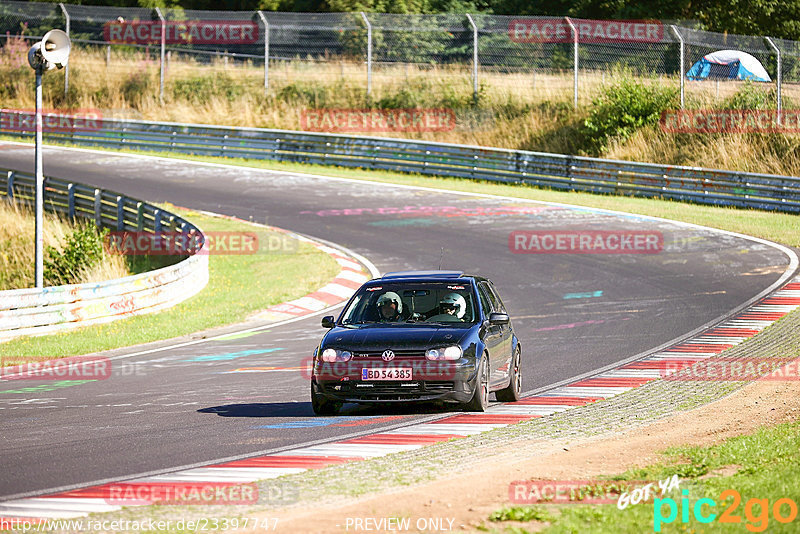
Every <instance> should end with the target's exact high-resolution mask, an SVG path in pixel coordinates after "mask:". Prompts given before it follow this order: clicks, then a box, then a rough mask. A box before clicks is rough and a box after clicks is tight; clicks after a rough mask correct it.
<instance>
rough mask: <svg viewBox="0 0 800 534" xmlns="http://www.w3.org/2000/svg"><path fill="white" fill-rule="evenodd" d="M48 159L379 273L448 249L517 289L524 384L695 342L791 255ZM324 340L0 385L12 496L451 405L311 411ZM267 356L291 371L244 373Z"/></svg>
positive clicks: (150, 166) (451, 263)
mask: <svg viewBox="0 0 800 534" xmlns="http://www.w3.org/2000/svg"><path fill="white" fill-rule="evenodd" d="M44 162H45V167H44V170H45V174H46V175H52V176H57V177H60V178H63V179H71V180H75V181H79V182H82V183H87V184H92V185H97V186H102V187H105V188H109V189H112V190H116V191H120V192H124V193H126V194H129V195H131V196H134V197H138V198H142V199H146V200H149V201H155V202H163V201H169V202H172V203H174V204H176V205H179V206H186V207H192V208H197V209H205V210H210V211H215V212H218V213H223V214H227V215H235V216H238V217H241V218H244V219H248V218H250V217H253V219H254V220H256V221H259V222H264V221H265V220H266V221H267V222H268V223H269V224H270V225H274V226H278V227H282V228H286V229H289V230H293V231H295V232H299V233H303V234H306V235H309V236H311V237H316V238H321V239H324V240H328V241H331V242H334V243H338V244H340V245H342V246H345V247H347V248H349V249H351V250H353V251H355V252H357V253H359V254H361V255H363V256H365V257H366V258H368V259H370V260H371V261H372V262H373V263H374V264H375V265H376V266H377V268H378V269H379V270H380V271H381V272H387V271H396V270H406V269H431V268H437V267H438V265H439V259H440V254H441V248H442V247H444V249H445V253H444V260H443V262H442V267H443V268H446V269H460V270H464V271H467V272H470V273H475V274H480V275H483V276H487V277H489V278H491V279H492V280H494V282H495V285H496V286H497V287H498V289H499V291H500V292H501V295H502V296H503V297H504V299H505V302H506V305H507V306H508V308H509V310H510V313H511V316H512V319H513V321H514V324H515V328H516V330H517V333H518V335H519V336H520V340H521V343H522V349H523V373H524V385H523V389H524V390H525V391H531V390H534V389H540V388H544V387H545V386H548V385H552V384H556V383H559V382H561V381H564V380H566V379H569V378H571V377H575V376H578V375H581V374H584V373H589V372H591V371H593V370H596V369H599V368H601V367H603V366H606V365H610V364H613V363H615V362H618V361H620V360H623V359H627V358H630V357H632V356H635V355H637V354H640V353H643V352H645V351H649V350H651V349H653V348H655V347H657V346H660V345H662V344H664V343H667V342H669V341H671V340H674V339H676V338H678V337H682V336H684V335H685V334H688V333H689V332H690V331H692V330H695V329H697V328H698V327H700V326H701V325H704V324H706V323H707V322H709V321H711V320H714V319H717V318H721V317H722V316H725V315H727V314H728V313H729V312H732V311H733V310H734V309H735V308H737V307H739V306H740V305H742V304H744V303H745V302H746V301H748V300H749V299H751V298H753V297H754V296H756V295H757V294H759V293H760V292H761V291H762V290H764V289H765V288H767V287H769V286H770V285H771V284H773V283H774V282H775V281H776V280H777V279H778V278H779V277H780V276H781V274H782V273H783V271H785V270H786V268H787V266H788V265H789V259H788V257H787V256H786V255H785V254H784V253H783V252H781V251H780V250H778V249H776V248H774V247H771V246H768V245H766V244H763V243H759V242H755V241H751V240H747V239H743V238H740V237H735V236H732V235H728V234H724V233H719V232H713V231H710V230H707V229H700V228H694V227H688V226H684V225H679V224H677V223H671V222H668V221H655V220H649V219H645V218H642V217H638V216H628V215H622V214H608V213H600V212H596V211H592V210H589V209H578V208H566V207H561V206H552V205H545V204H536V203H531V202H522V201H513V200H510V199H502V198H486V197H479V196H475V195H464V194H454V193H448V192H437V191H431V190H420V189H414V188H407V187H400V186H390V185H378V184H373V183H365V182H358V181H348V180H341V179H331V178H324V177H315V176H310V175H297V174H291V173H284V172H271V171H260V170H255V169H246V168H233V167H222V166H209V165H197V164H187V163H185V162H182V161H178V160H171V161H170V160H163V159H143V158H134V157H128V156H122V155H115V154H110V153H99V152H98V153H94V152H88V151H75V150H62V149H56V148H48V149H46V150H45V153H44ZM0 166H3V167H6V168H14V169H18V170H20V171H27V172H32V170H33V148H32V147H31V146H23V145H11V144H0ZM516 230H550V231H568V230H582V231H585V230H598V231H617V230H620V231H627V230H637V231H651V232H661V234H662V235H663V250H662V251H661V252H660V253H656V254H552V253H548V254H514V253H512V252H511V250H510V249H509V235H510V233H511V232H512V231H516ZM322 333H323V329H322V328H321V327H320V326H319V316H317V317H311V318H307V319H303V320H300V321H295V322H292V323H289V324H286V325H283V326H276V327H271V328H269V329H268V330H266V331H263V332H259V333H255V334H251V335H244V336H231V338H230V339H223V340H214V341H207V342H202V343H196V344H192V345H188V346H182V347H171V346H170V345H171V344H162V346H163V348H162V349H161V350H158V351H152V352H149V353H147V354H137V352H138V351H139V350H140V349H128V350H127V351H124V350H123V351H117V352H116V354H129V355H130V356H128V357H125V358H122V359H119V360H114V365H115V373H114V376H112V377H111V378H110V379H108V380H98V381H94V382H89V383H83V384H78V383H69V384H62V385H61V387H55V386H54V383H53V382H52V381H32V380H25V381H24V382H25V383H24V384H23V385H20V382H19V381H14V382H12V381H3V382H0V422H1V423H2V428H3V432H2V437H0V442H1V443H2V446H1V447H0V456H1V457H2V460H0V469H2V478H1V480H2V482H1V483H0V499H3V500H6V499H8V498H10V497H11V496H12V495H14V496H22V495H24V494H27V495H30V494H35V493H42V492H44V491H45V490H49V489H54V488H61V487H65V486H77V485H88V484H89V483H93V482H97V481H100V480H108V479H122V478H130V477H131V476H133V475H139V474H143V473H152V472H158V471H166V470H170V469H172V468H176V467H179V466H187V465H191V464H199V463H208V462H211V461H214V460H218V459H221V458H227V457H233V456H238V455H251V454H252V455H254V454H256V453H260V454H263V453H264V452H266V451H270V450H274V449H277V448H282V447H290V446H294V445H299V444H303V443H307V442H310V441H315V440H325V439H333V438H336V437H341V436H344V435H347V434H352V433H354V432H364V431H375V430H377V429H379V428H386V427H389V426H396V425H400V424H407V423H411V422H415V421H419V419H420V418H423V417H436V416H438V415H439V414H443V413H445V412H444V411H443V409H441V408H438V407H435V406H425V407H422V409H417V408H415V407H410V408H409V407H407V408H391V409H383V408H369V409H367V408H358V407H355V406H353V407H349V408H346V409H345V410H344V412H343V414H342V416H340V417H335V418H316V417H314V415H313V414H312V411H311V404H310V398H309V387H308V381H307V379H306V377H305V376H304V375H303V373H302V372H301V371H300V370H299V369H298V367H300V366H301V365H302V362H303V360H304V359H305V358H308V357H309V356H310V355H311V353H312V351H313V349H314V347H315V345H316V343H317V341H318V340H319V338H320V337H321V335H322ZM173 344H174V343H173ZM258 366H273V367H283V368H286V369H278V370H274V371H266V372H237V371H236V370H237V369H241V368H245V367H258ZM37 386H41V387H40V388H37ZM21 387H25V388H35V391H24V392H20V391H19V388H21ZM419 412H423V413H419Z"/></svg>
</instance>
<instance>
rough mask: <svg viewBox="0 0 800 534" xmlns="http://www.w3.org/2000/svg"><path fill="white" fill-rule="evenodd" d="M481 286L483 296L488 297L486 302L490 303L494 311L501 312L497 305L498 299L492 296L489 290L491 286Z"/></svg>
mask: <svg viewBox="0 0 800 534" xmlns="http://www.w3.org/2000/svg"><path fill="white" fill-rule="evenodd" d="M479 286H480V288H481V294H485V295H486V300H488V301H489V305H490V306H491V308H492V311H500V308H499V307H498V306H499V305H498V304H497V299H496V298H495V296H494V295H493V294H492V290H491V289H489V284H488V283H486V282H481V283H480V284H479Z"/></svg>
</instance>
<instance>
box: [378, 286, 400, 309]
mask: <svg viewBox="0 0 800 534" xmlns="http://www.w3.org/2000/svg"><path fill="white" fill-rule="evenodd" d="M387 301H388V302H394V303H395V304H396V305H397V313H398V314H400V313H403V300H402V299H401V298H400V295H398V294H397V293H395V292H394V291H387V292H386V293H384V294H383V295H381V296H380V297H378V304H377V306H378V307H379V308H380V307H381V305H383V303H384V302H387Z"/></svg>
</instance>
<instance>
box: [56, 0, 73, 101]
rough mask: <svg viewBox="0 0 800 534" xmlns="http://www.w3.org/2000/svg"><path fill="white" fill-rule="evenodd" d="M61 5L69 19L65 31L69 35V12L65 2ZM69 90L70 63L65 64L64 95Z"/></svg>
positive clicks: (62, 10)
mask: <svg viewBox="0 0 800 534" xmlns="http://www.w3.org/2000/svg"><path fill="white" fill-rule="evenodd" d="M58 5H59V6H60V7H61V12H62V13H64V18H65V19H67V21H66V24H65V25H64V29H65V33H66V34H67V37H69V22H70V20H69V12H68V11H67V8H66V7H64V4H62V3H59V4H58ZM68 90H69V63H67V64H66V65H64V96H65V97H66V96H67V91H68Z"/></svg>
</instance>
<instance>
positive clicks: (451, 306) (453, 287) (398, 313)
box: [342, 281, 477, 326]
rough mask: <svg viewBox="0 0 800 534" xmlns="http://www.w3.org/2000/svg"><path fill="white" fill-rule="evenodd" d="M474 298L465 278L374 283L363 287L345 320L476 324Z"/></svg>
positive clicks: (343, 319)
mask: <svg viewBox="0 0 800 534" xmlns="http://www.w3.org/2000/svg"><path fill="white" fill-rule="evenodd" d="M474 300H475V299H474V298H473V295H472V286H471V285H470V284H469V283H468V282H463V281H456V282H419V283H388V284H374V285H370V286H366V287H362V288H361V289H360V290H359V292H358V294H356V296H355V298H353V300H352V301H351V302H350V305H349V306H348V307H347V309H345V310H344V312H343V313H342V324H343V325H357V324H367V323H380V324H416V323H421V324H438V325H446V326H459V325H465V324H473V323H474V322H475V321H476V320H477V317H476V313H475V305H474V304H475V303H474Z"/></svg>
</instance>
